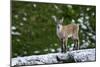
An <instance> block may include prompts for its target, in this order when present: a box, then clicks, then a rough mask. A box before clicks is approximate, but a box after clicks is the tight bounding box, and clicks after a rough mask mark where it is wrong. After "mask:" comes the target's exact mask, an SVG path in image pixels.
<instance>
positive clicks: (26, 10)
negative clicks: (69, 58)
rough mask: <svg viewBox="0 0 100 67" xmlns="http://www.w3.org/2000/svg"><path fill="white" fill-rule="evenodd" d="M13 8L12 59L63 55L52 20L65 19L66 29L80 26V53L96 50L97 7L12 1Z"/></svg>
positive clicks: (70, 42) (69, 43)
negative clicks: (49, 54)
mask: <svg viewBox="0 0 100 67" xmlns="http://www.w3.org/2000/svg"><path fill="white" fill-rule="evenodd" d="M11 8H12V9H11V14H12V16H11V20H12V21H11V36H12V39H11V44H12V45H11V46H12V57H17V56H26V55H39V54H47V53H53V52H58V51H59V48H60V45H59V40H58V38H57V36H56V26H55V23H54V20H53V19H52V16H57V17H58V18H62V17H64V23H63V24H64V25H65V24H70V23H78V24H80V30H79V38H80V49H89V48H95V47H96V6H89V5H88V6H86V5H70V4H68V5H67V4H55V3H52V4H50V3H36V2H21V1H12V5H11ZM71 44H73V42H72V40H71V38H70V39H69V40H68V47H69V48H71Z"/></svg>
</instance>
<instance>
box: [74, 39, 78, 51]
mask: <svg viewBox="0 0 100 67" xmlns="http://www.w3.org/2000/svg"><path fill="white" fill-rule="evenodd" d="M73 50H79V40H78V39H76V40H74V49H73Z"/></svg>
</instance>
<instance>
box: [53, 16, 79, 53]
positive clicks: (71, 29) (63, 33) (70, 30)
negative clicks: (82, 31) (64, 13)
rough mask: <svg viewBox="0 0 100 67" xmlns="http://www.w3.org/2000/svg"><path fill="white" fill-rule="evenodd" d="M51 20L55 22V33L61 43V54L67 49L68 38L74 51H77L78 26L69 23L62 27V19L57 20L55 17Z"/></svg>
mask: <svg viewBox="0 0 100 67" xmlns="http://www.w3.org/2000/svg"><path fill="white" fill-rule="evenodd" d="M52 18H53V19H54V20H55V22H56V33H57V36H58V38H59V40H60V42H61V52H66V50H68V48H67V41H68V38H69V37H71V38H72V40H73V42H74V48H73V49H74V50H77V49H79V36H78V32H79V24H75V23H71V24H68V25H62V23H63V18H62V19H61V20H57V18H56V17H55V16H52Z"/></svg>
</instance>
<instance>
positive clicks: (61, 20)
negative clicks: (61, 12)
mask: <svg viewBox="0 0 100 67" xmlns="http://www.w3.org/2000/svg"><path fill="white" fill-rule="evenodd" d="M52 18H53V19H54V21H55V23H56V27H57V28H58V29H60V28H61V27H62V23H63V20H64V18H63V17H62V19H60V20H59V19H57V18H56V16H52Z"/></svg>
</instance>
